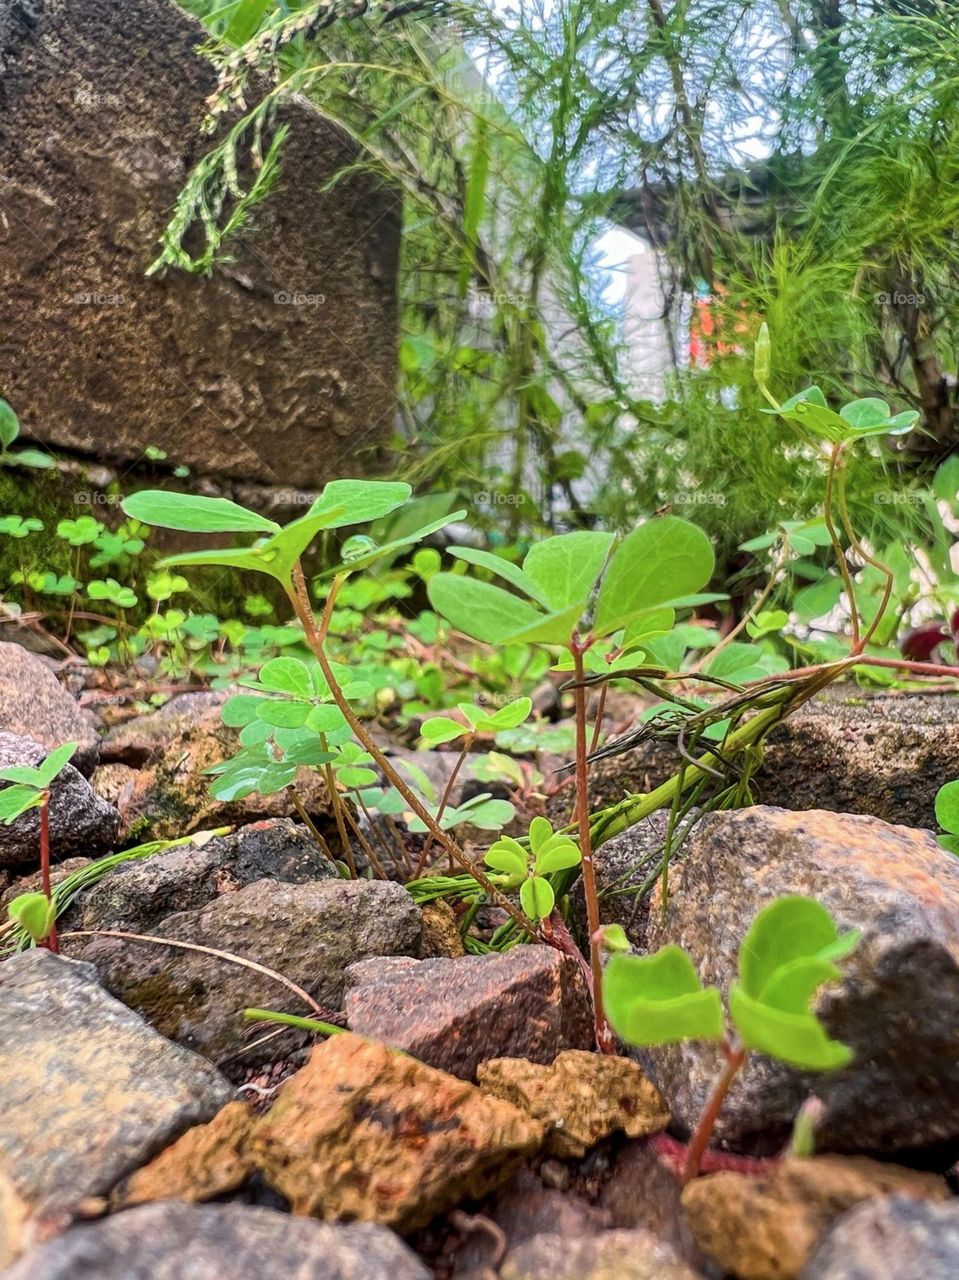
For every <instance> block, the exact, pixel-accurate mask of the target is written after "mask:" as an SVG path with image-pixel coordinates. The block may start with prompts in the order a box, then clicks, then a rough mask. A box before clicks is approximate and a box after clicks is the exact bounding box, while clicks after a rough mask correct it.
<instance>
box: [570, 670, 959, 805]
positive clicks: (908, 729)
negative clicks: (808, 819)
mask: <svg viewBox="0 0 959 1280" xmlns="http://www.w3.org/2000/svg"><path fill="white" fill-rule="evenodd" d="M679 761H680V757H679V755H678V753H677V752H676V750H675V748H674V747H673V746H672V745H671V744H670V743H668V742H658V741H654V742H648V743H644V744H643V745H642V746H639V747H636V748H635V749H633V750H632V751H629V752H626V753H624V754H623V755H621V756H613V757H610V758H609V759H606V760H600V761H597V762H596V764H595V765H594V766H593V767H592V769H591V771H590V794H591V800H592V803H591V808H593V809H597V808H602V807H604V806H605V805H610V804H615V802H616V801H617V800H621V799H622V798H623V796H624V794H626V793H627V792H645V791H648V790H649V789H651V788H652V787H656V786H658V785H659V784H660V783H662V782H664V781H665V780H666V779H667V778H668V777H670V775H671V774H673V773H675V772H676V769H677V766H678V764H679ZM956 776H959V699H957V698H954V697H944V696H942V695H937V694H927V695H923V694H904V695H897V696H895V697H892V696H888V695H882V696H879V697H871V696H868V695H866V694H864V693H863V691H862V690H861V689H857V688H853V687H850V686H841V687H837V688H835V689H831V690H827V691H826V692H825V693H824V694H820V696H819V697H818V698H816V699H814V700H813V701H812V702H810V703H807V704H806V705H804V706H802V707H800V708H799V709H798V710H797V711H795V712H794V713H793V715H791V716H790V717H789V719H788V720H786V722H785V723H784V724H782V725H780V726H779V727H778V728H777V729H776V730H775V731H774V732H773V733H772V734H770V736H769V738H768V740H767V743H766V750H765V754H764V756H763V763H762V765H761V767H760V768H759V770H758V771H757V773H756V776H755V786H756V792H757V795H758V798H759V799H760V800H761V801H762V802H763V803H764V804H769V805H776V806H780V807H782V808H784V809H830V810H833V811H834V812H837V813H862V814H868V815H871V816H872V817H875V818H882V819H883V820H884V821H886V822H895V823H904V824H905V825H906V826H911V827H930V828H932V827H934V826H935V824H936V818H935V799H936V792H937V791H938V789H939V787H940V786H941V785H942V784H943V782H945V781H948V780H949V779H950V778H954V777H956Z"/></svg>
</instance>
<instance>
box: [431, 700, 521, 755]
mask: <svg viewBox="0 0 959 1280" xmlns="http://www.w3.org/2000/svg"><path fill="white" fill-rule="evenodd" d="M457 709H458V710H459V711H460V712H461V714H462V716H463V718H464V719H465V720H466V724H460V723H459V722H458V721H456V720H451V719H450V717H449V716H433V717H432V718H431V719H429V720H427V721H426V722H425V723H424V725H423V728H422V729H421V730H420V733H421V735H422V737H423V739H424V741H425V742H426V743H427V745H428V746H431V747H436V746H439V745H440V743H443V742H454V741H455V740H456V739H457V738H466V739H468V740H469V741H470V742H472V740H473V739H474V738H476V737H479V736H480V735H487V736H489V737H495V736H496V734H498V733H501V732H502V731H503V730H504V729H516V728H518V727H519V726H520V725H521V724H523V723H524V721H525V720H527V719H528V717H529V713H530V712H531V711H532V709H533V703H532V700H531V699H530V698H517V699H516V701H515V702H509V703H507V704H506V706H505V707H500V708H499V709H498V710H497V711H486V710H484V708H483V707H477V706H474V705H473V703H471V702H461V703H459V705H458V708H457Z"/></svg>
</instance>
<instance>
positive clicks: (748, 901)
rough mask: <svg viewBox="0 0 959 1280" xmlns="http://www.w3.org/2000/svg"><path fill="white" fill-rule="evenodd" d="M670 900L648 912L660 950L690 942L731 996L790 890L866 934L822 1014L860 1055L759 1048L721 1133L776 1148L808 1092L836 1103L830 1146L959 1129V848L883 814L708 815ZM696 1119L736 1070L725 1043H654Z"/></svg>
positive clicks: (911, 1139)
mask: <svg viewBox="0 0 959 1280" xmlns="http://www.w3.org/2000/svg"><path fill="white" fill-rule="evenodd" d="M670 885H671V889H670V900H669V910H668V913H667V915H666V917H665V919H664V917H663V915H662V913H661V912H660V911H659V910H652V911H650V913H649V917H648V927H647V933H646V944H647V947H648V949H649V950H650V951H655V950H657V949H658V948H659V947H660V946H662V945H663V944H664V943H666V942H675V943H678V944H679V945H680V946H682V947H684V948H685V949H686V950H687V951H688V952H689V954H690V956H691V957H692V959H693V962H694V964H695V965H696V967H697V969H698V971H699V973H700V976H701V978H702V980H703V981H704V982H705V983H715V984H717V985H718V986H719V987H720V988H721V989H722V990H723V991H724V992H725V991H728V988H729V985H730V982H731V980H732V979H733V978H734V976H735V972H736V966H737V956H738V951H739V944H740V941H741V939H742V936H743V934H744V932H745V931H746V929H747V928H748V926H749V924H750V922H751V921H752V919H753V918H754V916H755V915H756V914H757V912H758V911H759V910H760V908H762V907H763V906H765V905H766V904H767V903H768V902H770V901H771V900H772V899H774V898H776V897H778V896H780V895H781V894H787V893H798V894H805V895H807V896H809V897H812V898H815V899H817V900H818V901H820V902H822V903H823V905H824V906H826V907H827V908H828V909H829V910H830V912H831V913H832V915H833V918H834V919H835V920H836V922H837V924H838V925H839V926H840V927H842V928H852V927H859V928H861V929H862V930H863V938H862V941H861V942H860V944H859V946H858V947H857V948H856V950H855V951H854V952H853V953H852V955H851V956H850V957H849V958H848V959H847V960H845V961H843V964H842V970H843V979H842V981H841V982H840V983H838V984H835V985H834V986H833V987H830V988H826V989H825V990H824V991H823V992H822V993H821V995H820V997H819V1003H818V1011H819V1013H820V1015H821V1017H822V1019H823V1021H824V1023H825V1024H826V1026H827V1027H828V1029H829V1031H830V1033H831V1034H832V1035H833V1036H834V1037H835V1038H836V1039H838V1040H840V1041H842V1042H844V1043H846V1044H848V1045H849V1046H850V1047H851V1048H852V1050H853V1052H854V1054H855V1059H854V1061H853V1062H852V1063H851V1064H850V1065H849V1066H848V1067H846V1068H844V1069H843V1070H841V1071H836V1072H828V1073H819V1074H816V1073H810V1074H804V1073H802V1072H799V1071H797V1070H794V1069H793V1068H790V1067H786V1066H783V1065H781V1064H777V1063H774V1062H773V1061H772V1060H771V1059H769V1058H767V1057H765V1056H764V1055H762V1054H753V1055H752V1056H751V1058H750V1060H749V1062H748V1063H747V1065H746V1068H745V1070H744V1071H743V1072H742V1073H741V1075H740V1076H739V1077H738V1078H737V1080H736V1082H735V1084H734V1086H733V1088H732V1090H731V1092H730V1095H729V1097H728V1099H727V1101H726V1104H725V1106H724V1108H723V1112H722V1115H721V1117H720V1120H719V1124H718V1126H717V1131H716V1132H717V1136H718V1137H722V1138H725V1139H727V1140H728V1141H729V1142H731V1143H734V1144H735V1145H737V1146H740V1147H742V1148H744V1149H747V1150H749V1149H753V1150H757V1151H766V1152H771V1151H773V1150H776V1149H777V1147H778V1146H779V1144H780V1143H781V1141H782V1140H783V1139H784V1138H785V1136H786V1135H787V1134H788V1131H789V1129H790V1127H791V1124H792V1121H793V1119H794V1117H795V1114H796V1112H797V1110H798V1108H799V1106H800V1104H801V1103H802V1101H803V1099H804V1098H805V1097H806V1096H808V1095H809V1094H810V1093H815V1094H816V1096H817V1097H819V1098H820V1099H821V1100H822V1102H823V1105H824V1111H823V1115H822V1119H821V1121H820V1122H819V1124H818V1127H817V1133H818V1143H819V1146H820V1148H821V1149H823V1150H833V1151H850V1152H855V1151H862V1152H867V1153H868V1152H872V1153H885V1154H889V1153H893V1152H897V1151H903V1150H906V1149H908V1148H919V1147H923V1146H927V1145H931V1144H935V1143H949V1142H951V1141H953V1140H956V1139H959V1055H957V1053H956V1028H957V1026H959V964H957V962H959V859H956V858H955V857H954V856H953V855H952V854H948V853H945V852H944V851H943V850H941V849H940V848H939V847H938V846H937V844H936V843H935V841H934V840H933V838H932V837H931V836H930V835H929V834H927V833H926V832H921V831H914V830H911V829H910V828H907V827H895V826H891V825H889V824H888V823H885V822H881V821H880V820H879V819H877V818H868V817H862V816H857V815H850V814H835V813H828V812H823V811H820V810H812V811H809V812H804V813H791V812H789V811H787V810H785V809H772V808H767V807H765V806H761V805H760V806H754V807H752V808H749V809H742V810H739V811H738V812H732V813H720V814H715V815H712V816H710V817H707V818H705V819H704V820H703V822H702V823H701V825H700V826H699V828H698V829H697V831H696V832H695V833H694V835H693V837H692V840H691V843H690V848H689V852H688V855H687V856H686V857H685V858H683V859H682V861H681V862H680V863H679V865H678V866H677V867H674V869H673V871H672V873H671V876H670ZM639 1057H640V1060H641V1061H642V1062H643V1064H644V1065H645V1066H646V1067H647V1070H648V1071H649V1073H650V1075H651V1077H652V1078H653V1079H654V1080H655V1081H656V1083H657V1084H658V1085H659V1087H660V1088H661V1090H662V1092H663V1094H664V1095H665V1097H666V1099H667V1102H668V1103H669V1105H670V1109H671V1111H672V1115H673V1119H674V1121H676V1122H677V1123H679V1124H680V1125H684V1126H686V1127H691V1125H692V1123H693V1120H694V1117H695V1116H697V1115H698V1114H699V1112H700V1110H701V1108H702V1105H703V1103H704V1101H705V1099H706V1096H707V1093H708V1090H709V1088H710V1086H711V1083H712V1081H713V1080H714V1079H715V1076H716V1073H717V1071H718V1069H719V1067H720V1061H721V1060H720V1056H719V1050H718V1048H716V1047H714V1046H711V1045H707V1044H701V1043H697V1044H680V1045H671V1046H668V1047H666V1048H663V1049H656V1050H648V1051H644V1052H642V1053H640V1054H639Z"/></svg>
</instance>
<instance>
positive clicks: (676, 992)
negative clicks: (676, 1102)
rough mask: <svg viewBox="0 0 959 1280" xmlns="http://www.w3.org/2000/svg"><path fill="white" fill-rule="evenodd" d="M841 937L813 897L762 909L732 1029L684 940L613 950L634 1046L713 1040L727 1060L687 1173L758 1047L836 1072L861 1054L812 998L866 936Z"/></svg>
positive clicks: (618, 1004)
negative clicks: (636, 952) (652, 948)
mask: <svg viewBox="0 0 959 1280" xmlns="http://www.w3.org/2000/svg"><path fill="white" fill-rule="evenodd" d="M859 937H860V934H859V931H858V930H856V929H853V930H850V931H849V932H847V933H843V934H840V933H839V932H838V930H837V929H836V926H835V924H834V923H833V920H832V917H831V916H830V914H829V912H828V911H827V910H826V908H825V907H823V906H822V905H821V904H820V903H818V902H815V901H813V900H812V899H811V898H803V897H799V896H788V897H783V898H777V899H776V901H775V902H772V903H770V905H769V906H768V907H764V908H763V910H762V911H760V912H759V914H758V915H757V916H756V918H755V920H754V921H753V923H752V925H751V926H750V929H749V931H748V933H747V934H746V936H745V937H744V938H743V941H742V945H741V946H740V948H739V977H738V980H737V981H736V982H734V983H733V984H732V986H731V988H730V991H729V1016H730V1019H731V1021H732V1024H733V1027H734V1028H735V1034H734V1035H731V1036H730V1035H727V1032H726V1029H725V1019H724V1016H723V1006H722V1000H721V997H720V993H719V991H718V990H717V988H716V987H704V986H703V984H702V983H701V982H700V980H699V976H698V974H697V973H696V970H695V967H694V966H693V962H692V960H691V959H690V958H689V956H688V955H687V954H686V952H685V951H683V950H682V949H681V948H680V947H677V946H672V945H669V946H665V947H663V948H661V949H660V950H659V951H657V952H656V954H655V955H651V956H626V955H614V956H613V957H612V958H611V959H610V961H609V964H608V966H607V968H606V973H605V978H604V987H605V998H606V1009H607V1012H608V1015H609V1019H610V1021H611V1023H612V1025H613V1027H614V1029H615V1030H616V1031H617V1032H618V1033H619V1035H620V1036H622V1038H623V1039H624V1040H626V1041H627V1042H628V1043H629V1044H633V1045H663V1044H675V1043H676V1042H678V1041H681V1040H712V1041H715V1042H717V1043H719V1044H721V1046H722V1051H723V1056H724V1057H725V1059H726V1065H725V1067H724V1069H723V1072H722V1074H721V1076H720V1077H719V1079H718V1080H717V1082H716V1085H715V1087H714V1090H713V1093H712V1095H711V1096H710V1098H709V1100H708V1102H707V1104H706V1107H705V1108H704V1110H703V1113H702V1116H701V1117H700V1120H699V1123H698V1125H697V1127H696V1131H695V1133H694V1134H693V1137H692V1139H691V1141H690V1144H689V1148H688V1152H687V1159H686V1166H685V1170H684V1175H683V1176H684V1180H685V1181H688V1180H689V1179H690V1178H694V1177H695V1176H696V1174H697V1173H698V1171H699V1164H700V1161H701V1159H702V1155H703V1152H704V1151H705V1149H706V1145H707V1143H708V1141H709V1136H710V1134H711V1133H712V1130H713V1127H714V1125H715V1123H716V1119H717V1118H718V1115H719V1112H720V1110H721V1108H722V1104H723V1102H724V1100H725V1097H726V1094H727V1093H728V1092H729V1088H730V1086H731V1084H732V1082H733V1080H734V1079H735V1077H736V1075H737V1074H738V1072H739V1071H740V1070H741V1069H742V1067H743V1065H744V1064H745V1062H746V1059H747V1057H748V1055H749V1053H750V1052H758V1053H765V1054H767V1055H768V1056H769V1057H771V1058H776V1059H778V1060H779V1061H780V1062H785V1063H788V1064H789V1065H790V1066H794V1067H798V1068H800V1069H802V1070H805V1071H835V1070H837V1069H838V1068H840V1067H844V1066H846V1065H847V1064H848V1063H849V1062H851V1060H852V1051H851V1050H850V1049H849V1048H848V1047H847V1046H846V1045H844V1044H840V1043H839V1042H838V1041H836V1040H832V1039H830V1037H829V1035H828V1033H827V1031H826V1028H825V1027H824V1026H823V1024H822V1023H821V1022H820V1021H819V1018H818V1017H817V1016H816V1014H815V1013H814V1011H813V1009H812V1007H811V1002H812V999H813V996H814V995H815V994H816V992H817V991H818V990H819V988H820V987H821V986H822V985H823V984H824V983H827V982H835V981H836V980H838V979H839V978H840V977H841V973H840V971H839V969H838V968H837V965H836V962H837V961H838V960H840V959H842V958H843V957H844V956H847V955H848V954H849V953H850V952H851V951H852V950H853V948H854V947H855V946H856V944H857V943H858V941H859Z"/></svg>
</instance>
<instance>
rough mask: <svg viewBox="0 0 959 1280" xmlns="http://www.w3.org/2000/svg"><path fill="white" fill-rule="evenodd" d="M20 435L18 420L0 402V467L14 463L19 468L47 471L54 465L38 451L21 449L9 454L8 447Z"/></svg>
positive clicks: (51, 460)
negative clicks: (36, 468)
mask: <svg viewBox="0 0 959 1280" xmlns="http://www.w3.org/2000/svg"><path fill="white" fill-rule="evenodd" d="M19 434H20V419H19V418H18V417H17V415H16V414H15V413H14V412H13V410H12V409H11V408H10V406H9V405H8V404H7V402H6V400H0V465H2V464H8V465H9V464H10V463H15V464H16V465H17V466H19V467H38V468H40V469H42V470H49V469H50V468H51V467H52V466H53V465H54V464H53V459H52V458H51V457H50V455H49V454H48V453H44V452H43V451H42V450H40V449H21V450H20V451H19V452H18V453H10V452H9V449H10V446H11V445H12V444H13V442H14V440H16V438H17V436H18V435H19Z"/></svg>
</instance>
